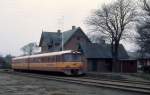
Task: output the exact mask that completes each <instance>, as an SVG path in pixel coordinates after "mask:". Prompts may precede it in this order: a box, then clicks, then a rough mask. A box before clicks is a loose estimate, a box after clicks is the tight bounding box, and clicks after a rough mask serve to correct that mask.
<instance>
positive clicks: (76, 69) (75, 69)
mask: <svg viewBox="0 0 150 95" xmlns="http://www.w3.org/2000/svg"><path fill="white" fill-rule="evenodd" d="M62 65H63V67H64V68H63V72H64V73H65V74H66V75H83V74H85V71H86V70H85V69H86V64H85V63H84V62H83V57H82V55H81V53H79V52H72V53H68V54H64V55H63V63H62Z"/></svg>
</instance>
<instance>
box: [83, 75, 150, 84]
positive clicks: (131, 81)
mask: <svg viewBox="0 0 150 95" xmlns="http://www.w3.org/2000/svg"><path fill="white" fill-rule="evenodd" d="M83 78H84V79H93V80H101V81H111V82H121V83H131V84H142V85H149V86H150V81H137V80H135V81H133V80H128V79H102V78H95V77H89V76H88V77H83Z"/></svg>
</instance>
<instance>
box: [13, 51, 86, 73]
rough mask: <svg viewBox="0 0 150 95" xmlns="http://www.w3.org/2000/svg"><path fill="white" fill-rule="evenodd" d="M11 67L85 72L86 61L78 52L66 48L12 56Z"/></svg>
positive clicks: (16, 68)
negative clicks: (64, 49) (57, 50)
mask: <svg viewBox="0 0 150 95" xmlns="http://www.w3.org/2000/svg"><path fill="white" fill-rule="evenodd" d="M12 69H14V70H36V71H54V72H63V73H64V74H66V75H81V74H85V71H86V63H85V62H84V61H83V57H82V56H81V53H80V52H77V51H72V50H66V51H59V52H51V53H43V54H36V55H31V56H22V57H16V58H13V62H12Z"/></svg>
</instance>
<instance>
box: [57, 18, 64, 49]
mask: <svg viewBox="0 0 150 95" xmlns="http://www.w3.org/2000/svg"><path fill="white" fill-rule="evenodd" d="M63 28H64V16H61V18H59V19H58V29H60V30H61V31H62V35H61V50H62V51H63V50H64V41H63V39H64V36H63V30H64V29H63Z"/></svg>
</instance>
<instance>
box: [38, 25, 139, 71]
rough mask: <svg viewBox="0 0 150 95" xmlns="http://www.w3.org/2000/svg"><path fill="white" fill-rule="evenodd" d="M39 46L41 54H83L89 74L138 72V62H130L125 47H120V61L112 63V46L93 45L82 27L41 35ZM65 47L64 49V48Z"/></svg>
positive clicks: (103, 42) (103, 43) (102, 43)
mask: <svg viewBox="0 0 150 95" xmlns="http://www.w3.org/2000/svg"><path fill="white" fill-rule="evenodd" d="M39 46H40V47H41V53H46V52H54V51H61V50H77V51H80V52H81V53H82V55H83V56H84V58H85V62H86V63H87V71H89V72H112V71H115V72H136V71H137V64H136V60H129V56H128V54H127V52H126V50H125V48H124V46H123V45H121V44H120V45H119V60H118V62H117V63H113V62H112V55H111V45H110V44H107V43H105V41H102V42H101V43H92V42H91V41H90V39H89V38H88V37H87V35H86V34H85V33H84V32H83V30H82V29H81V28H80V27H75V26H72V29H70V30H68V31H64V32H61V31H60V30H58V31H57V32H45V31H43V32H42V34H41V39H40V43H39ZM62 47H63V48H62Z"/></svg>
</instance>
